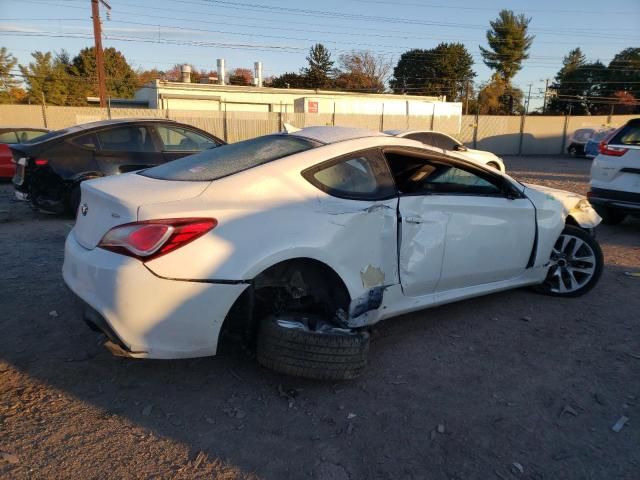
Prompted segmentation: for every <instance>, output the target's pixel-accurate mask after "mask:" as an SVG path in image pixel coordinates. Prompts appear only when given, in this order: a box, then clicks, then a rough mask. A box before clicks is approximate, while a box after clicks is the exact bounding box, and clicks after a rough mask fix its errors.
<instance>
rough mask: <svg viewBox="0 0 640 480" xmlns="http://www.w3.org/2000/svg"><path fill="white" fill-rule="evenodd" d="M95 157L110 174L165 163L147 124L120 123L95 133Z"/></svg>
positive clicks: (101, 169) (100, 167) (101, 167)
mask: <svg viewBox="0 0 640 480" xmlns="http://www.w3.org/2000/svg"><path fill="white" fill-rule="evenodd" d="M95 134H96V137H97V139H98V149H97V151H96V155H95V159H96V162H97V164H98V167H99V169H100V171H102V172H103V173H105V174H106V175H114V174H118V173H126V172H132V171H134V170H140V169H142V168H147V167H152V166H154V165H159V164H161V163H164V161H165V160H164V157H163V156H162V153H161V152H160V151H159V149H158V148H156V145H155V142H154V140H153V136H152V135H151V133H150V131H149V128H148V126H147V125H118V126H114V127H110V128H106V129H102V130H98V131H97V132H95Z"/></svg>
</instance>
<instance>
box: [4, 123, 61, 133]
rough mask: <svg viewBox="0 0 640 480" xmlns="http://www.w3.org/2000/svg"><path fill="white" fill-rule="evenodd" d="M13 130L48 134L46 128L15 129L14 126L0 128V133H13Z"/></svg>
mask: <svg viewBox="0 0 640 480" xmlns="http://www.w3.org/2000/svg"><path fill="white" fill-rule="evenodd" d="M14 130H30V131H34V132H48V131H49V129H48V128H42V127H16V126H14V125H11V126H8V127H7V126H4V127H0V132H13V131H14Z"/></svg>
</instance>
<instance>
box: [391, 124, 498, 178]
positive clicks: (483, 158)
mask: <svg viewBox="0 0 640 480" xmlns="http://www.w3.org/2000/svg"><path fill="white" fill-rule="evenodd" d="M385 133H386V134H388V135H393V136H395V137H400V138H409V139H412V140H416V141H419V142H421V143H423V144H424V145H426V146H428V147H431V148H434V149H435V150H437V151H441V152H443V153H446V154H447V155H451V156H454V157H457V158H461V159H463V160H468V161H470V162H475V163H479V164H480V165H487V166H489V167H493V168H495V169H497V170H500V171H501V172H502V173H504V172H505V171H506V167H505V165H504V161H503V160H502V158H500V157H498V156H497V155H496V154H495V153H491V152H487V151H485V150H475V149H473V148H469V147H466V146H464V145H463V144H462V142H460V141H459V140H456V139H455V138H453V137H452V136H450V135H447V134H446V133H442V132H435V131H431V130H385ZM433 136H435V137H436V138H428V137H433ZM458 148H459V149H460V150H457V149H458Z"/></svg>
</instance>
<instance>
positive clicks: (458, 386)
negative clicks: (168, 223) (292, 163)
mask: <svg viewBox="0 0 640 480" xmlns="http://www.w3.org/2000/svg"><path fill="white" fill-rule="evenodd" d="M507 166H508V168H509V170H510V172H511V173H512V174H513V175H514V176H515V177H516V178H519V179H521V180H525V181H530V182H537V183H542V184H545V185H549V186H553V187H560V188H564V189H567V190H573V191H576V192H580V193H585V192H586V190H587V186H588V185H587V182H588V169H589V161H587V160H579V159H564V158H551V157H549V158H542V157H529V158H525V157H521V158H511V159H509V158H508V159H507ZM70 228H71V221H70V220H69V219H61V218H55V217H50V216H45V215H42V214H37V213H35V212H32V211H30V210H29V208H28V207H27V206H25V205H24V204H20V203H17V202H14V201H12V189H11V186H10V185H8V184H4V185H0V252H2V253H1V254H2V261H1V265H2V273H1V274H0V299H1V300H0V307H1V309H0V433H1V434H0V477H2V478H16V479H27V478H28V479H31V478H82V479H94V478H95V479H102V478H185V479H186V478H222V479H235V478H264V479H288V478H292V479H299V478H315V479H333V480H341V479H387V478H388V479H400V478H403V479H404V478H407V479H476V478H477V479H492V478H496V479H516V478H527V479H605V478H606V479H622V478H625V479H637V478H639V473H638V472H640V448H638V447H639V445H640V381H639V380H638V379H640V340H639V337H638V327H639V322H640V318H639V315H638V312H639V311H640V278H638V277H632V276H627V275H625V272H640V221H639V220H637V219H635V220H634V219H632V220H629V219H628V220H627V221H625V222H624V223H623V224H621V225H620V226H617V227H606V226H601V227H599V228H598V232H597V235H598V239H599V240H600V242H601V244H602V246H603V249H604V252H605V257H606V268H605V272H604V274H603V277H602V280H601V281H600V283H599V285H598V286H597V287H596V288H595V289H594V290H593V291H592V292H591V293H590V294H588V295H587V296H585V297H583V298H581V299H574V300H560V299H555V298H550V297H545V296H541V295H537V294H534V293H532V292H531V291H528V290H515V291H511V292H506V293H500V294H494V295H489V296H486V297H482V298H477V299H473V300H469V301H465V302H460V303H457V304H452V305H448V306H443V307H439V308H434V309H431V310H426V311H422V312H417V313H414V314H410V315H405V316H402V317H399V318H396V319H392V320H388V321H386V322H384V323H382V324H380V325H379V326H377V327H376V328H375V329H374V331H373V335H372V344H371V352H370V362H369V363H370V364H369V367H368V369H367V370H366V372H365V374H364V375H363V376H362V377H361V378H359V379H358V380H357V381H353V382H346V383H338V384H329V383H320V382H312V381H305V380H297V379H293V378H287V377H283V376H280V375H277V374H275V373H272V372H270V371H268V370H265V369H263V368H261V367H259V366H258V365H257V364H256V363H255V361H254V360H252V359H251V358H249V357H248V356H247V355H246V354H244V353H242V352H240V351H238V349H234V348H229V347H228V348H225V349H224V351H223V352H222V353H221V354H220V355H218V356H217V357H215V358H203V359H196V360H186V361H148V360H147V361H140V360H129V359H121V358H115V357H113V356H111V355H110V354H109V353H108V352H106V351H105V350H104V349H103V348H102V347H101V346H100V338H99V336H98V335H97V334H95V333H93V332H91V331H90V330H89V329H88V328H86V327H85V326H84V324H82V323H81V322H80V320H79V318H78V317H77V315H76V310H75V307H74V304H73V301H72V298H71V295H70V294H69V293H68V292H67V291H66V289H65V287H64V284H63V282H62V279H61V275H60V269H61V265H62V257H63V242H64V237H65V235H66V234H67V232H68V231H69V229H70ZM623 416H625V417H628V418H629V421H628V423H627V424H626V425H625V426H624V427H623V428H622V429H621V430H620V431H619V432H614V431H612V428H611V427H612V426H613V425H614V424H615V423H616V421H617V420H618V419H620V418H621V417H623Z"/></svg>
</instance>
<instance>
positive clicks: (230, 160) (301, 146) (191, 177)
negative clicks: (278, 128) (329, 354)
mask: <svg viewBox="0 0 640 480" xmlns="http://www.w3.org/2000/svg"><path fill="white" fill-rule="evenodd" d="M318 145H319V144H318V143H316V142H313V141H311V140H308V139H306V138H301V137H294V136H290V135H282V134H276V135H267V136H264V137H258V138H253V139H251V140H245V141H243V142H238V143H232V144H229V145H223V146H221V147H217V148H214V149H212V150H204V151H202V152H199V153H196V154H194V155H189V156H188V157H184V158H181V159H179V160H174V161H173V162H169V163H165V164H163V165H158V166H157V167H153V168H149V169H147V170H143V171H141V172H139V174H140V175H144V176H145V177H150V178H157V179H159V180H186V181H211V180H216V179H218V178H222V177H226V176H228V175H233V174H234V173H238V172H241V171H243V170H247V169H249V168H253V167H257V166H258V165H262V164H264V163H268V162H271V161H273V160H277V159H279V158H283V157H287V156H289V155H293V154H294V153H299V152H304V151H305V150H309V149H311V148H313V147H316V146H318Z"/></svg>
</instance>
